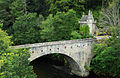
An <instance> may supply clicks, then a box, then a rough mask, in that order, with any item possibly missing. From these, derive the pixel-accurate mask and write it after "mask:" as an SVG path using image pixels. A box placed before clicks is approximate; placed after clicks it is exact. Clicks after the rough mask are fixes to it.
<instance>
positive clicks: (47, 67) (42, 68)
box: [31, 57, 98, 78]
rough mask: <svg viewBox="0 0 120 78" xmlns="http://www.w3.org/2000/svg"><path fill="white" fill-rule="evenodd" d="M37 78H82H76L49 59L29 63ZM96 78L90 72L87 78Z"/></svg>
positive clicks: (60, 64)
mask: <svg viewBox="0 0 120 78" xmlns="http://www.w3.org/2000/svg"><path fill="white" fill-rule="evenodd" d="M31 65H32V66H33V69H34V72H35V73H36V75H37V78H83V77H79V76H76V75H74V74H72V73H71V72H70V69H69V68H68V67H66V66H64V64H63V63H62V62H60V61H56V60H52V59H51V58H49V57H42V58H38V59H36V60H34V61H33V62H31ZM84 78H98V77H97V76H96V75H95V74H93V73H92V72H91V74H90V75H89V76H88V77H84Z"/></svg>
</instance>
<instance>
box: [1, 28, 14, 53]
mask: <svg viewBox="0 0 120 78" xmlns="http://www.w3.org/2000/svg"><path fill="white" fill-rule="evenodd" d="M10 38H11V37H10V36H8V34H7V33H6V32H4V31H2V30H1V29H0V53H1V51H4V50H6V49H7V48H8V47H9V45H11V44H12V42H11V41H10Z"/></svg>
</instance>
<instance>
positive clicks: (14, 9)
mask: <svg viewBox="0 0 120 78" xmlns="http://www.w3.org/2000/svg"><path fill="white" fill-rule="evenodd" d="M9 8H10V13H11V14H12V15H13V17H14V19H15V18H16V17H19V16H22V15H24V14H25V13H27V3H26V0H14V1H13V2H12V3H11V4H10V7H9Z"/></svg>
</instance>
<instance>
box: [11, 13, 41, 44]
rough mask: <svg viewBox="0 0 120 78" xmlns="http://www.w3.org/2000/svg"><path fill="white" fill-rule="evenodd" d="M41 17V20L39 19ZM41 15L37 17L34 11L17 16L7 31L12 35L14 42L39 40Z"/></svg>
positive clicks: (24, 42) (23, 42) (25, 42)
mask: <svg viewBox="0 0 120 78" xmlns="http://www.w3.org/2000/svg"><path fill="white" fill-rule="evenodd" d="M39 18H41V20H40V19H39ZM42 18H43V17H41V16H40V17H37V16H36V13H29V14H25V15H24V16H20V17H18V18H17V20H16V21H15V23H14V24H13V26H12V27H11V28H10V29H9V32H10V33H11V35H12V36H13V38H12V40H13V42H14V43H15V44H27V43H37V42H41V40H40V33H39V31H40V27H39V26H40V22H41V21H42Z"/></svg>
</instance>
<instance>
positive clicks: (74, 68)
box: [29, 53, 89, 76]
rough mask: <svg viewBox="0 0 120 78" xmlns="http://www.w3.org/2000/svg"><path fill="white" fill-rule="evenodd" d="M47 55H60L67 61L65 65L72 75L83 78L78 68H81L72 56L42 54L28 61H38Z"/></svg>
mask: <svg viewBox="0 0 120 78" xmlns="http://www.w3.org/2000/svg"><path fill="white" fill-rule="evenodd" d="M48 55H51V56H52V55H53V56H56V55H57V56H59V55H60V56H62V57H64V58H65V60H66V61H67V64H68V65H69V68H70V70H71V73H72V74H75V75H78V76H84V75H82V74H83V72H81V71H82V70H81V68H80V67H81V66H80V64H79V63H78V61H77V59H76V58H74V57H72V56H70V55H68V54H64V53H50V54H43V55H40V56H38V57H35V58H32V59H29V60H30V61H31V62H32V61H34V60H36V59H38V58H40V57H45V56H48ZM57 56H56V57H57ZM87 73H89V72H87Z"/></svg>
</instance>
